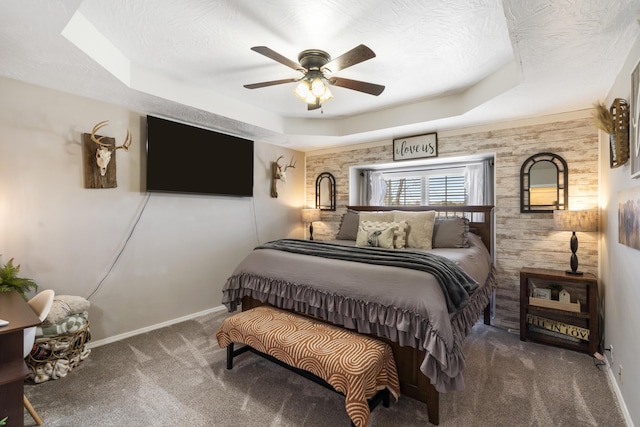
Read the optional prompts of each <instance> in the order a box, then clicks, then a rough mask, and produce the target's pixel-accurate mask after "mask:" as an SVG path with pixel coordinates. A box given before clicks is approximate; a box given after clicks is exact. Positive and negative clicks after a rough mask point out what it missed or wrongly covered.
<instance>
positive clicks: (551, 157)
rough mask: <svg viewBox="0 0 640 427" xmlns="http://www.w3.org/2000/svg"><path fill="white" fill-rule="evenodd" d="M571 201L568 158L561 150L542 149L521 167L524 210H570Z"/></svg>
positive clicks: (521, 197)
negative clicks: (546, 151) (563, 156)
mask: <svg viewBox="0 0 640 427" xmlns="http://www.w3.org/2000/svg"><path fill="white" fill-rule="evenodd" d="M568 204H569V187H568V170H567V162H565V161H564V159H563V158H562V157H560V156H558V155H557V154H553V153H539V154H534V155H533V156H531V157H529V158H528V159H527V160H525V162H524V163H523V164H522V167H521V168H520V212H521V213H529V212H548V213H552V212H553V211H554V210H566V209H568Z"/></svg>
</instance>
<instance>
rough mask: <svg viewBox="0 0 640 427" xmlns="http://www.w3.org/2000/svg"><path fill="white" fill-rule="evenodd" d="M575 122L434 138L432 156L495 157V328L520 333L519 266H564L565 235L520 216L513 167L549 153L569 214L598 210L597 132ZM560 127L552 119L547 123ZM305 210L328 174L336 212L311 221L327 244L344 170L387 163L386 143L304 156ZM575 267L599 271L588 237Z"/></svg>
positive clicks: (548, 220) (345, 192) (540, 219)
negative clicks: (558, 167)
mask: <svg viewBox="0 0 640 427" xmlns="http://www.w3.org/2000/svg"><path fill="white" fill-rule="evenodd" d="M575 116H577V117H578V118H573V119H571V120H567V119H565V118H560V116H559V117H557V118H553V117H550V118H545V120H544V121H546V122H543V123H540V122H541V120H538V122H537V123H536V124H527V122H514V123H513V124H502V125H501V127H500V128H497V126H496V128H497V129H496V130H491V131H464V130H461V131H456V132H452V131H448V132H442V133H440V134H439V135H438V158H439V159H442V158H446V157H454V156H467V155H470V154H495V159H496V161H495V180H496V191H495V193H496V194H495V199H496V202H495V206H496V209H495V221H496V268H497V272H498V280H497V283H498V289H497V291H496V315H495V319H494V324H496V325H499V326H504V327H508V328H515V329H517V328H519V284H520V282H519V270H520V269H521V268H522V267H544V268H553V269H559V270H565V269H567V268H569V256H570V249H569V238H570V237H571V233H569V232H557V231H554V230H553V215H552V214H521V213H520V193H519V185H520V178H519V174H520V167H521V165H522V163H523V162H524V161H525V160H526V159H527V158H528V157H529V156H531V155H533V154H536V153H540V152H545V151H550V152H553V153H556V154H558V155H560V156H562V157H563V158H564V159H565V160H566V162H567V164H568V168H569V208H570V209H588V208H596V207H597V205H598V134H597V131H596V128H595V127H594V126H593V125H592V124H591V120H590V118H589V115H588V113H586V112H585V113H579V114H576V115H575ZM561 119H562V120H563V121H554V120H561ZM306 161H307V178H306V191H307V206H313V205H314V204H315V179H316V177H317V176H318V174H320V173H321V172H331V173H332V174H333V175H334V176H335V178H336V183H337V191H336V196H337V205H338V210H337V211H336V212H323V213H322V221H321V222H318V223H314V237H315V238H317V239H331V238H334V237H335V235H336V233H337V230H338V226H339V221H340V218H341V216H342V214H343V213H344V211H345V206H346V205H347V204H348V201H349V167H350V166H357V165H369V164H380V163H391V162H392V161H393V153H392V141H382V142H380V143H378V144H370V145H367V146H363V147H358V146H355V147H353V148H351V149H350V148H348V147H347V148H341V149H340V150H336V151H335V152H333V153H330V152H320V153H307V159H306ZM578 234H579V236H578V238H579V241H580V248H579V250H578V257H579V260H580V269H581V270H583V271H587V272H592V273H596V274H597V272H598V245H597V235H596V234H595V233H578Z"/></svg>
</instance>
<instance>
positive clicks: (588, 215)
mask: <svg viewBox="0 0 640 427" xmlns="http://www.w3.org/2000/svg"><path fill="white" fill-rule="evenodd" d="M553 224H554V228H555V229H556V230H559V231H598V212H597V211H595V210H590V211H561V210H558V211H553Z"/></svg>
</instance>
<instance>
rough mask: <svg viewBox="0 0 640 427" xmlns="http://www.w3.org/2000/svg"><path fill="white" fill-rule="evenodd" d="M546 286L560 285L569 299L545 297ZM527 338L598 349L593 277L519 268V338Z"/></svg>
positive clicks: (556, 286) (594, 279) (588, 351)
mask: <svg viewBox="0 0 640 427" xmlns="http://www.w3.org/2000/svg"><path fill="white" fill-rule="evenodd" d="M549 287H551V288H562V289H563V290H564V291H566V292H568V293H569V296H570V301H569V302H561V301H556V300H548V299H546V296H547V295H545V294H547V293H548V292H550V291H547V289H549ZM536 296H538V297H539V298H536ZM527 338H529V339H533V340H536V341H540V342H544V343H547V344H552V345H556V346H559V347H564V348H569V349H572V350H577V351H582V352H585V353H587V354H591V355H593V354H594V353H596V352H597V351H599V350H600V349H599V343H600V337H599V330H598V279H597V278H596V276H594V275H593V274H591V273H584V274H583V275H572V274H567V273H566V272H564V271H557V270H547V269H541V268H523V269H522V270H521V271H520V340H522V341H526V340H527Z"/></svg>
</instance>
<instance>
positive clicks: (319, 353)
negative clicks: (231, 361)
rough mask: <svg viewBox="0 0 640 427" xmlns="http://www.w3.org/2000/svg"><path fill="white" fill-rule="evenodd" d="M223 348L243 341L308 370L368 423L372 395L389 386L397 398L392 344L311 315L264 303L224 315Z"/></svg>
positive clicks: (361, 423) (354, 417)
mask: <svg viewBox="0 0 640 427" xmlns="http://www.w3.org/2000/svg"><path fill="white" fill-rule="evenodd" d="M216 339H217V340H218V345H219V346H220V347H221V348H224V347H227V346H228V345H230V344H231V343H243V344H246V345H248V346H251V347H253V348H254V349H256V350H258V351H260V352H262V353H266V354H268V355H270V356H272V357H275V358H276V359H278V360H280V361H281V362H284V363H286V364H287V365H289V366H292V367H294V368H298V369H303V370H305V371H309V372H311V373H312V374H314V375H316V376H318V377H320V378H322V379H323V380H325V381H326V382H327V383H329V384H330V385H331V386H332V387H333V388H334V389H335V390H336V391H338V392H340V393H342V394H344V395H345V397H346V399H345V406H346V409H347V414H348V415H349V417H350V418H351V420H352V421H353V423H354V424H355V425H356V426H357V427H362V426H366V425H367V423H368V422H369V416H370V410H369V405H368V403H367V399H370V398H371V397H373V396H374V395H375V394H376V393H377V392H378V390H382V389H384V388H385V387H386V388H388V389H389V391H390V392H391V394H392V395H393V397H394V399H395V400H396V401H397V400H398V396H399V395H400V385H399V382H398V373H397V371H396V364H395V360H394V359H393V353H392V351H391V347H390V346H389V345H388V344H386V343H384V342H381V341H379V340H376V339H374V338H371V337H368V336H365V335H361V334H358V333H355V332H352V331H349V330H346V329H342V328H340V327H337V326H333V325H329V324H326V323H323V322H320V321H317V320H313V319H311V318H309V317H304V316H300V315H297V314H293V313H290V312H288V311H284V310H280V309H277V308H274V307H269V306H261V307H256V308H252V309H251V310H247V311H243V312H240V313H237V314H234V315H233V316H230V317H228V318H226V319H225V321H224V322H223V324H222V326H220V329H218V332H217V333H216Z"/></svg>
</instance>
